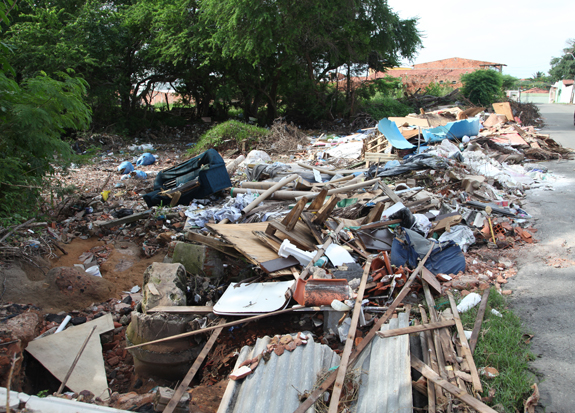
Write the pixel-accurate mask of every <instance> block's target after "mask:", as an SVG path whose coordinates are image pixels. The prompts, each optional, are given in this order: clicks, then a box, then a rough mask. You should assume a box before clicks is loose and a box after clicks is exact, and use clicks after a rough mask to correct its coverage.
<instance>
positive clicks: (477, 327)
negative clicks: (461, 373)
mask: <svg viewBox="0 0 575 413" xmlns="http://www.w3.org/2000/svg"><path fill="white" fill-rule="evenodd" d="M489 291H491V289H489V288H488V289H486V290H485V291H483V296H482V297H481V304H480V305H479V310H477V318H476V319H475V324H474V325H473V331H472V332H471V338H470V339H469V349H470V350H471V354H473V353H474V352H475V346H476V345H477V338H478V337H479V331H481V324H482V323H483V317H484V316H485V310H486V309H487V301H488V300H489Z"/></svg>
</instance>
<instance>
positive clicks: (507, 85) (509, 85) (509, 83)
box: [501, 75, 519, 90]
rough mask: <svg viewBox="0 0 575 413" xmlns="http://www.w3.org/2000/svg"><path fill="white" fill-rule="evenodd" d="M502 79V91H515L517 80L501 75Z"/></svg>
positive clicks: (513, 77)
mask: <svg viewBox="0 0 575 413" xmlns="http://www.w3.org/2000/svg"><path fill="white" fill-rule="evenodd" d="M502 79H503V84H502V85H501V89H503V90H511V89H515V88H516V87H517V82H518V81H519V79H517V78H516V77H515V76H511V75H502Z"/></svg>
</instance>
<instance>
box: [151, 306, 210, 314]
mask: <svg viewBox="0 0 575 413" xmlns="http://www.w3.org/2000/svg"><path fill="white" fill-rule="evenodd" d="M146 312H148V313H171V314H210V313H213V312H214V307H210V306H204V305H181V306H172V305H159V306H157V307H154V308H150V309H148V310H147V311H146Z"/></svg>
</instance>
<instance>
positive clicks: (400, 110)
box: [362, 94, 415, 120]
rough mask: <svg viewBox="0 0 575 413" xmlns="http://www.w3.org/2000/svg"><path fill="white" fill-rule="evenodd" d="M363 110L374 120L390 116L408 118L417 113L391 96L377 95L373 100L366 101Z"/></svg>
mask: <svg viewBox="0 0 575 413" xmlns="http://www.w3.org/2000/svg"><path fill="white" fill-rule="evenodd" d="M362 110H364V111H365V112H367V113H368V114H369V115H370V116H371V117H372V118H373V119H375V120H380V119H383V118H388V117H390V116H407V115H408V114H410V113H413V112H415V110H414V108H413V107H411V106H409V105H406V104H405V103H402V102H401V101H399V100H397V99H394V98H392V97H390V96H384V95H381V94H377V95H376V96H375V97H374V98H373V99H370V100H368V101H364V102H363V104H362Z"/></svg>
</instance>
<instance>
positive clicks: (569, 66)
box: [549, 39, 575, 82]
mask: <svg viewBox="0 0 575 413" xmlns="http://www.w3.org/2000/svg"><path fill="white" fill-rule="evenodd" d="M563 53H564V54H563V56H561V57H554V58H553V59H551V70H549V75H550V76H551V79H552V81H553V82H557V81H559V80H565V79H573V78H575V39H569V40H567V47H566V48H565V49H563Z"/></svg>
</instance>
